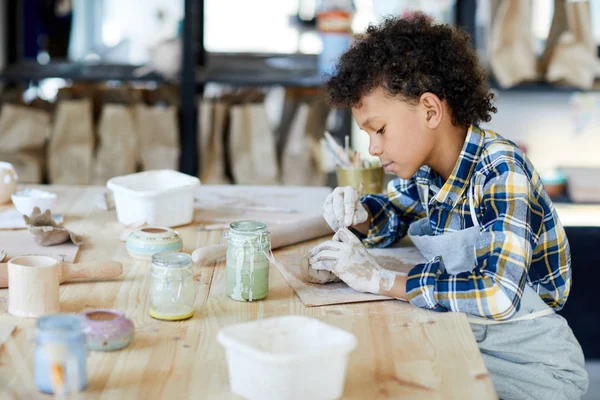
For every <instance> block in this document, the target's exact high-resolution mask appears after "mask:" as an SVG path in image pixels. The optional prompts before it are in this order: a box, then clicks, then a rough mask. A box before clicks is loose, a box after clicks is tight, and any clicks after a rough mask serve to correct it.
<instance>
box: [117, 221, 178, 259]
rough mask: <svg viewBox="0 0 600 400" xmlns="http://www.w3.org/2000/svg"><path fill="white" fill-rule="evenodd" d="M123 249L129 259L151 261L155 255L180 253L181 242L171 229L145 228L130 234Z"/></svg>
mask: <svg viewBox="0 0 600 400" xmlns="http://www.w3.org/2000/svg"><path fill="white" fill-rule="evenodd" d="M125 247H126V248H127V252H128V253H129V255H130V256H131V257H133V258H137V259H140V260H146V261H152V256H153V255H154V254H156V253H162V252H164V251H180V250H181V249H182V248H183V241H182V240H181V237H179V234H178V233H177V232H175V231H174V230H173V229H170V228H163V227H158V226H146V227H144V228H139V229H136V230H135V231H133V232H131V233H130V234H129V237H128V238H127V241H126V243H125Z"/></svg>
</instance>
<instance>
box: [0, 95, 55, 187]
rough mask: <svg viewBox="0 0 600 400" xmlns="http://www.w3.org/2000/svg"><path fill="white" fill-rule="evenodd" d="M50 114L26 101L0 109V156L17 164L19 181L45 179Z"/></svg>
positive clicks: (39, 181) (5, 105) (29, 181)
mask: <svg viewBox="0 0 600 400" xmlns="http://www.w3.org/2000/svg"><path fill="white" fill-rule="evenodd" d="M49 127H50V115H49V113H48V112H46V111H42V110H37V109H35V108H31V107H28V106H24V105H15V104H4V105H3V106H2V110H1V111H0V160H2V161H6V162H10V163H12V164H13V165H14V167H15V170H16V172H17V175H18V176H19V182H21V183H41V182H42V171H43V168H44V166H45V157H44V148H45V144H46V140H47V139H48V134H49Z"/></svg>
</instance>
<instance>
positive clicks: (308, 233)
mask: <svg viewBox="0 0 600 400" xmlns="http://www.w3.org/2000/svg"><path fill="white" fill-rule="evenodd" d="M269 233H270V235H271V249H273V250H275V249H278V248H280V247H285V246H289V245H292V244H296V243H300V242H304V241H306V240H311V239H316V238H319V237H323V236H326V235H328V234H331V233H332V231H331V228H330V227H329V225H327V223H326V222H325V220H324V219H323V217H322V216H321V215H318V216H313V217H309V218H307V219H305V220H303V221H295V222H291V223H285V224H279V225H274V226H273V228H269ZM226 253H227V244H226V243H224V244H215V245H210V246H204V247H200V248H198V249H196V250H194V252H193V253H192V260H193V261H194V262H195V263H198V264H200V265H210V264H212V263H214V262H216V261H217V260H219V259H221V258H223V257H225V254H226Z"/></svg>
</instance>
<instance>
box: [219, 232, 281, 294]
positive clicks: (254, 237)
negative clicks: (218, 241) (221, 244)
mask: <svg viewBox="0 0 600 400" xmlns="http://www.w3.org/2000/svg"><path fill="white" fill-rule="evenodd" d="M227 242H228V244H227V261H226V274H227V295H228V296H229V297H231V298H232V299H233V300H237V301H255V300H261V299H264V298H265V297H267V295H268V294H269V253H270V251H271V238H270V235H269V232H268V231H267V224H265V223H264V222H259V221H237V222H233V223H232V224H231V225H230V227H229V233H228V234H227Z"/></svg>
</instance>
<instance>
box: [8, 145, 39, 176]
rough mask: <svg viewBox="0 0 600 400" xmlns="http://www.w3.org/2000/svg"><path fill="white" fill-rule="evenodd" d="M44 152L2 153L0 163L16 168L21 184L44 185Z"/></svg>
mask: <svg viewBox="0 0 600 400" xmlns="http://www.w3.org/2000/svg"><path fill="white" fill-rule="evenodd" d="M44 160H45V157H44V150H43V149H39V150H21V151H19V152H18V153H0V161H5V162H9V163H11V164H12V165H13V167H15V171H16V172H17V176H18V177H19V183H42V182H43V179H44V175H43V171H44V168H43V166H44V165H45V164H44Z"/></svg>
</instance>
